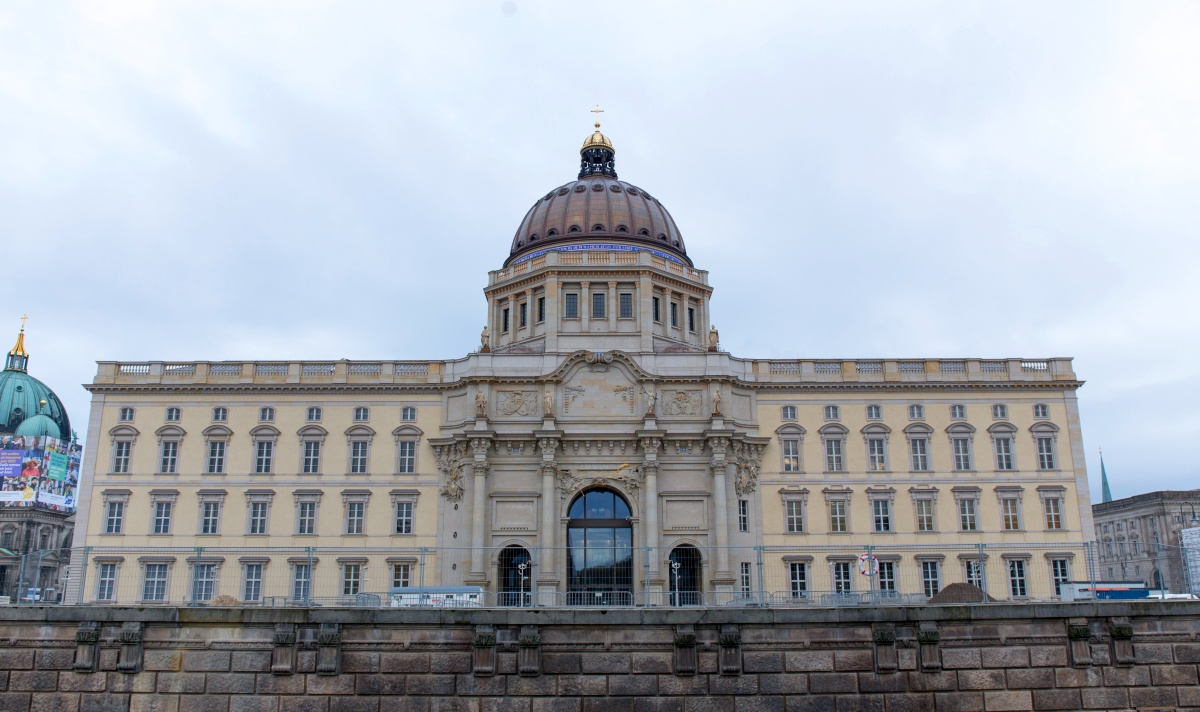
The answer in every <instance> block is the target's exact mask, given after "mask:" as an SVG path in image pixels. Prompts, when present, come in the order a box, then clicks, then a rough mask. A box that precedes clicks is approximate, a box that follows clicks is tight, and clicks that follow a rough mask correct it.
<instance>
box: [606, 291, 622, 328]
mask: <svg viewBox="0 0 1200 712" xmlns="http://www.w3.org/2000/svg"><path fill="white" fill-rule="evenodd" d="M605 299H606V301H608V314H607V315H608V330H609V331H616V330H617V308H618V307H619V306H620V305H618V304H617V283H616V282H609V283H608V296H607V297H606V298H605Z"/></svg>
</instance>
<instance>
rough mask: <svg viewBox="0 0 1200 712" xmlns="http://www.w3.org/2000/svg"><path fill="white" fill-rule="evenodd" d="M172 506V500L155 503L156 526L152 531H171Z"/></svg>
mask: <svg viewBox="0 0 1200 712" xmlns="http://www.w3.org/2000/svg"><path fill="white" fill-rule="evenodd" d="M171 507H172V503H171V502H155V503H154V528H153V529H152V530H151V531H153V532H154V533H155V534H170V533H171Z"/></svg>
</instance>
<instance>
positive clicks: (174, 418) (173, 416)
mask: <svg viewBox="0 0 1200 712" xmlns="http://www.w3.org/2000/svg"><path fill="white" fill-rule="evenodd" d="M181 415H182V413H181V412H180V411H179V409H178V408H175V407H173V406H172V407H170V408H167V422H168V423H178V422H179V418H180V416H181Z"/></svg>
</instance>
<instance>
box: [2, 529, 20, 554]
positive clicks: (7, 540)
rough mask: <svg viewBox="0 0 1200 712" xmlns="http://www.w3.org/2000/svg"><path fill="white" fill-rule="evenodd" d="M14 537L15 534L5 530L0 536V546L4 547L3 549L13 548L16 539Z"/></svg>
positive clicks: (10, 530)
mask: <svg viewBox="0 0 1200 712" xmlns="http://www.w3.org/2000/svg"><path fill="white" fill-rule="evenodd" d="M16 536H17V534H16V532H14V531H13V530H12V529H5V530H4V534H0V546H2V547H4V548H5V549H11V548H13V546H15V544H14V543H13V541H14V540H15V539H16Z"/></svg>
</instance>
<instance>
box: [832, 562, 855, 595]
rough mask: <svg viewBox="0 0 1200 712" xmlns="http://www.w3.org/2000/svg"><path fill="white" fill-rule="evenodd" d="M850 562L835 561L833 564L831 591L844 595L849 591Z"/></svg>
mask: <svg viewBox="0 0 1200 712" xmlns="http://www.w3.org/2000/svg"><path fill="white" fill-rule="evenodd" d="M850 581H851V579H850V562H849V561H835V562H834V563H833V590H834V591H837V592H838V593H845V592H847V591H849V590H850Z"/></svg>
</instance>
